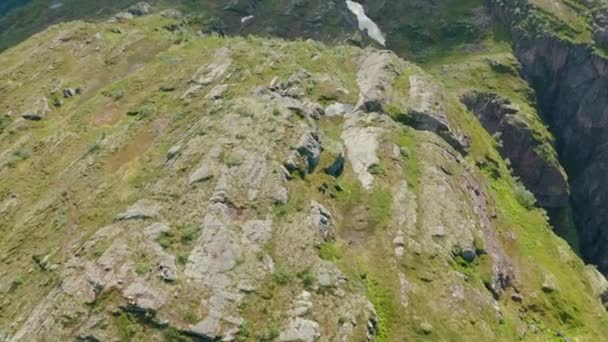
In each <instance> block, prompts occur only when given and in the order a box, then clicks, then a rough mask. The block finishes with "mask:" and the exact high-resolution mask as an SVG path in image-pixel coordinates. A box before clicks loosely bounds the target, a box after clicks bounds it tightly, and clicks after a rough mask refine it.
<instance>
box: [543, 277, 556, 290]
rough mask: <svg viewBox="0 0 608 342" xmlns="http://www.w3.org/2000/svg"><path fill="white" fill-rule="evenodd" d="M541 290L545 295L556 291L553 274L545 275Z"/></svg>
mask: <svg viewBox="0 0 608 342" xmlns="http://www.w3.org/2000/svg"><path fill="white" fill-rule="evenodd" d="M542 290H543V292H546V293H551V292H555V291H557V290H558V285H557V279H556V278H555V276H554V275H553V274H551V273H546V274H545V280H544V281H543V285H542Z"/></svg>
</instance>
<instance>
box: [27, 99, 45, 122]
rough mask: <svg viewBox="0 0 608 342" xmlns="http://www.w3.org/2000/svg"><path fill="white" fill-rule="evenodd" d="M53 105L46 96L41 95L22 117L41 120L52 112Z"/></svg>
mask: <svg viewBox="0 0 608 342" xmlns="http://www.w3.org/2000/svg"><path fill="white" fill-rule="evenodd" d="M51 111H52V110H51V107H50V106H49V101H48V100H47V98H46V97H41V98H40V99H38V101H36V102H35V103H34V104H33V105H32V106H31V108H30V109H29V110H27V111H26V112H24V113H23V114H21V117H22V118H24V119H26V120H30V121H40V120H42V119H44V118H45V117H46V116H47V115H49V114H50V113H51Z"/></svg>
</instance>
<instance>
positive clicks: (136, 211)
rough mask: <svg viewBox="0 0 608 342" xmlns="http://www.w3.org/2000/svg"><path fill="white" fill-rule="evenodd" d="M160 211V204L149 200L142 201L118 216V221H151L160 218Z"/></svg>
mask: <svg viewBox="0 0 608 342" xmlns="http://www.w3.org/2000/svg"><path fill="white" fill-rule="evenodd" d="M160 209H161V206H160V204H159V203H156V202H152V201H148V200H140V201H138V202H137V203H135V204H134V205H132V206H131V207H129V208H128V209H127V210H126V211H125V212H123V213H121V214H119V215H118V216H116V220H117V221H126V220H146V219H151V218H155V217H157V216H158V212H159V210H160Z"/></svg>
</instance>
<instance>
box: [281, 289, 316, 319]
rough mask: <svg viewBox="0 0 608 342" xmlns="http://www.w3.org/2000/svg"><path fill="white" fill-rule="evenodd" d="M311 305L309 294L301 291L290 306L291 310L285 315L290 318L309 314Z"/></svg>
mask: <svg viewBox="0 0 608 342" xmlns="http://www.w3.org/2000/svg"><path fill="white" fill-rule="evenodd" d="M312 308H313V303H312V300H311V294H310V293H309V292H307V291H302V293H301V294H300V295H298V296H297V297H296V298H295V300H294V302H293V303H292V305H291V309H290V310H289V311H288V312H287V314H288V315H289V316H291V317H303V316H306V315H308V314H310V313H311V311H312Z"/></svg>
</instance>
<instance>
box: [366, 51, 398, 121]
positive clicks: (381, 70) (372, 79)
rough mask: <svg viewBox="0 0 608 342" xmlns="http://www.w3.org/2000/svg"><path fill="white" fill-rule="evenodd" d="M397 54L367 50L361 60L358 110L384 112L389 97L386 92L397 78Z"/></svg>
mask: <svg viewBox="0 0 608 342" xmlns="http://www.w3.org/2000/svg"><path fill="white" fill-rule="evenodd" d="M396 59H397V57H396V56H395V54H394V53H393V52H390V51H386V50H376V49H372V48H368V49H365V50H364V51H363V53H362V55H361V57H360V59H359V70H358V72H357V84H358V85H359V90H360V92H361V94H360V96H361V99H360V100H359V103H358V104H357V108H359V109H361V110H363V111H365V112H382V111H383V107H384V104H386V103H387V102H388V101H386V99H387V96H386V95H385V91H387V90H388V89H391V88H392V84H393V82H394V80H395V77H396V76H397V73H396V71H395V68H394V62H395V60H396Z"/></svg>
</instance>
